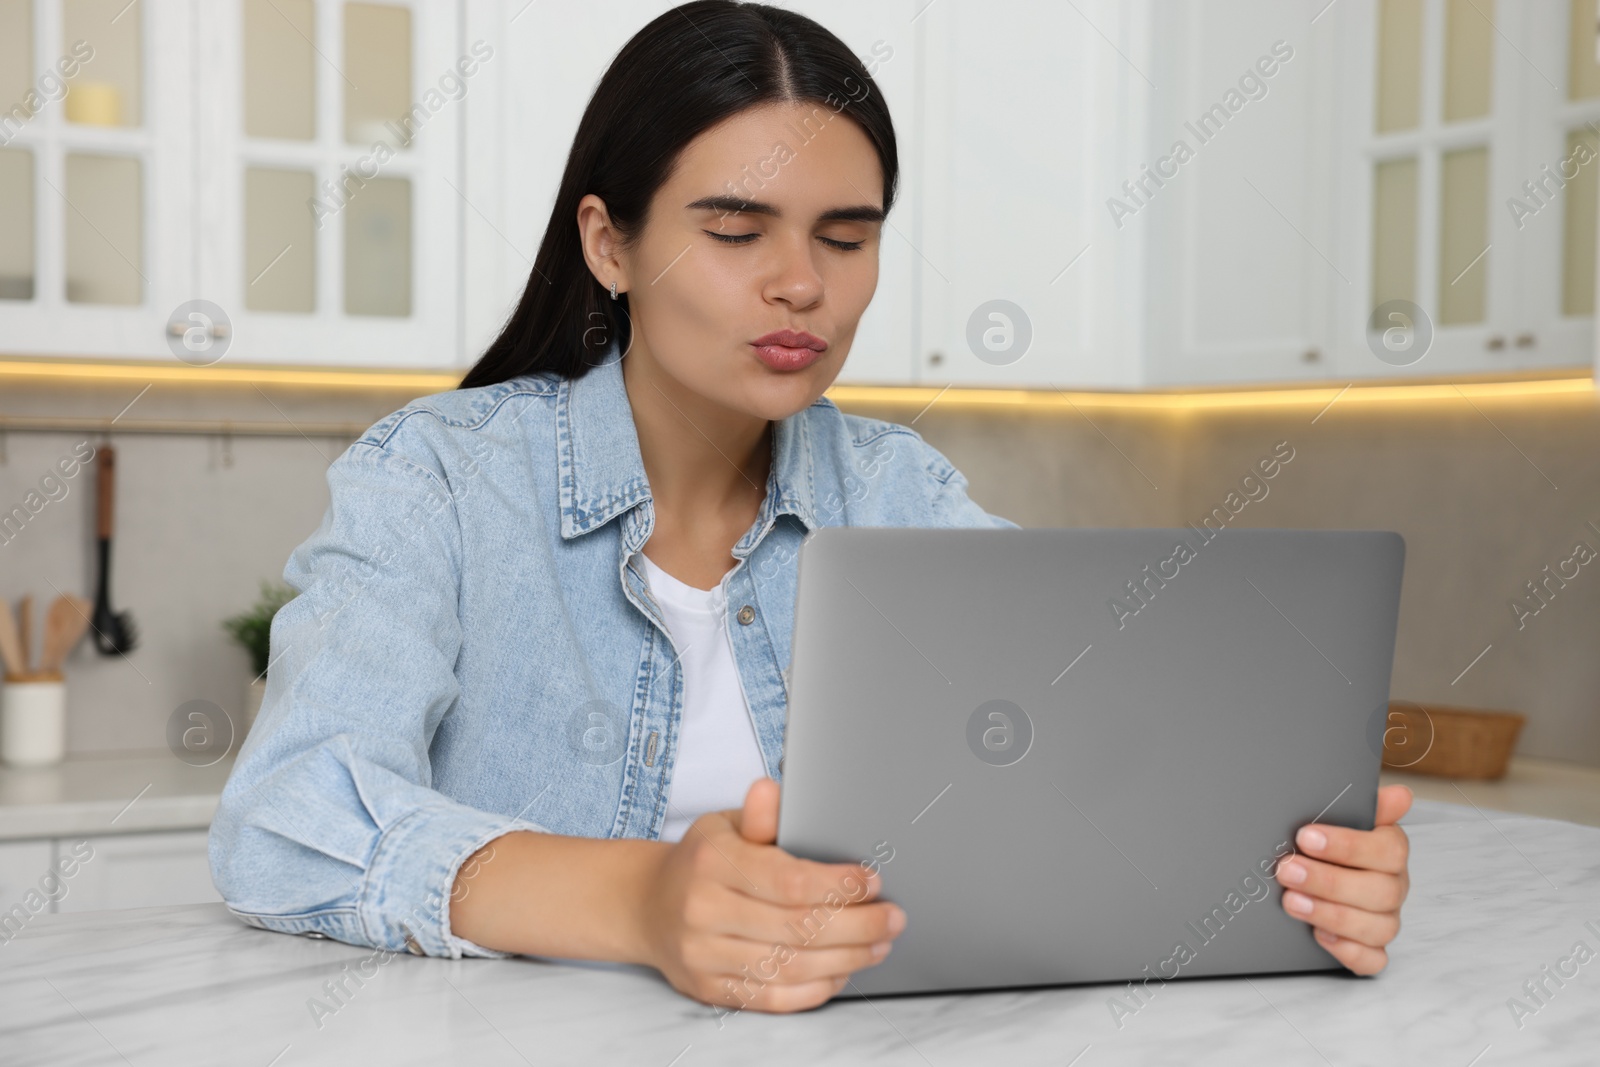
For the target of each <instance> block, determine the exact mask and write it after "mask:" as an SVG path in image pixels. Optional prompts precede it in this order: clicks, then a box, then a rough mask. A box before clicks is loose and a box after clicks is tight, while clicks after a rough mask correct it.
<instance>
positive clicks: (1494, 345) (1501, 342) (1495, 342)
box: [1483, 334, 1506, 352]
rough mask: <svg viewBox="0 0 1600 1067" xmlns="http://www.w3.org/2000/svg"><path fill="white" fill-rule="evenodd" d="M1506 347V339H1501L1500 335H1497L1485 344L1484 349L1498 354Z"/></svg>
mask: <svg viewBox="0 0 1600 1067" xmlns="http://www.w3.org/2000/svg"><path fill="white" fill-rule="evenodd" d="M1505 346H1506V339H1505V338H1504V337H1501V336H1500V335H1499V334H1495V335H1494V336H1493V337H1491V338H1489V339H1488V340H1487V341H1485V342H1484V343H1483V347H1485V348H1487V349H1488V350H1489V351H1491V352H1498V351H1500V350H1501V349H1502V348H1504V347H1505Z"/></svg>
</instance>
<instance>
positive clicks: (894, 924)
mask: <svg viewBox="0 0 1600 1067" xmlns="http://www.w3.org/2000/svg"><path fill="white" fill-rule="evenodd" d="M905 928H906V913H905V909H904V908H898V907H896V908H891V909H890V910H889V932H890V933H891V934H898V933H899V932H900V931H901V930H904V929H905Z"/></svg>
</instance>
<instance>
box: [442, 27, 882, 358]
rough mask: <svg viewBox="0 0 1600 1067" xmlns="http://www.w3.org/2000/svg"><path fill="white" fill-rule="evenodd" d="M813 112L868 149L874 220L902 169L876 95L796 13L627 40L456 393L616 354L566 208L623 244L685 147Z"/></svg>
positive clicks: (652, 30)
mask: <svg viewBox="0 0 1600 1067" xmlns="http://www.w3.org/2000/svg"><path fill="white" fill-rule="evenodd" d="M774 103H816V104H818V105H819V106H825V107H828V108H830V109H831V110H832V111H833V112H837V113H839V114H844V115H848V116H849V117H850V118H852V119H854V120H855V122H856V124H857V125H858V126H860V127H861V130H862V131H863V132H864V133H865V134H866V135H867V138H868V140H870V141H871V142H872V145H873V147H874V148H876V149H877V152H878V159H879V162H880V163H881V164H882V168H883V210H884V211H885V213H887V212H888V211H889V210H890V208H891V206H892V205H893V203H894V197H895V191H896V188H897V184H898V179H899V173H900V164H899V155H898V151H897V149H896V147H895V137H894V124H893V123H892V122H891V121H890V118H889V108H888V105H887V104H886V103H885V102H884V99H883V94H882V93H880V92H879V91H878V87H877V84H876V83H875V82H874V81H873V80H872V75H871V73H869V72H868V70H867V69H866V67H865V66H864V65H863V63H862V61H861V60H860V59H859V58H857V57H856V56H855V55H854V54H853V53H852V52H851V51H850V49H849V48H848V47H847V46H846V45H845V43H844V42H843V41H841V40H839V38H838V37H836V36H834V35H833V34H832V33H830V32H829V31H828V30H826V29H825V28H823V27H822V26H820V25H819V24H817V23H816V22H815V21H813V20H811V19H809V18H806V17H805V16H804V15H797V14H795V13H794V12H792V11H786V10H784V9H783V8H780V7H772V6H770V5H767V4H756V3H736V2H734V0H694V2H693V3H688V4H683V5H682V6H680V7H675V8H672V9H671V10H669V11H666V12H664V13H663V14H662V15H660V16H659V17H657V18H656V19H655V20H654V21H652V22H651V23H650V24H649V25H648V26H646V27H644V29H642V30H640V31H639V32H638V33H636V34H634V36H633V38H632V39H631V40H629V41H628V43H627V44H626V45H624V46H623V48H622V51H620V52H618V53H617V56H616V58H615V59H613V60H612V61H611V66H610V68H609V69H608V70H607V71H606V73H605V77H603V78H602V79H601V80H600V84H599V86H598V87H597V88H596V89H595V92H594V96H593V98H591V99H590V101H589V106H588V107H587V108H586V109H585V110H584V113H583V121H582V122H580V123H579V124H578V134H577V137H576V138H574V140H573V142H572V151H571V153H570V154H569V155H568V156H567V169H566V172H565V173H564V174H563V175H562V177H561V189H560V192H559V193H557V194H556V202H555V207H554V208H552V209H551V212H550V221H549V223H548V224H547V225H546V226H545V232H544V239H543V240H542V241H541V242H540V244H539V254H538V256H537V257H536V258H535V259H534V263H533V271H532V273H530V274H529V275H528V284H527V287H526V288H525V289H524V290H523V292H522V298H521V300H519V301H518V302H517V307H516V310H515V311H513V312H512V313H511V317H510V319H508V320H507V322H506V324H505V326H504V327H503V328H502V329H501V331H500V335H499V336H498V337H496V338H495V340H494V342H493V343H492V344H490V345H489V347H488V349H486V350H485V351H484V353H483V356H482V357H480V358H479V360H478V362H477V363H476V364H475V365H474V366H473V368H472V370H470V371H469V372H468V373H467V376H466V377H465V378H463V379H462V381H461V385H460V386H459V388H462V389H471V388H475V387H477V386H482V385H493V384H495V383H497V382H503V381H507V380H508V379H511V378H515V377H518V376H520V375H524V374H536V373H539V372H541V371H554V372H556V373H557V374H559V375H561V376H562V377H565V378H579V377H582V376H583V374H584V373H585V372H586V371H588V370H589V368H591V367H593V366H595V365H597V364H598V363H599V362H600V361H601V354H602V353H603V352H604V351H605V350H606V349H608V348H609V347H610V346H611V344H612V342H613V341H616V342H617V343H618V346H619V347H618V349H617V350H618V351H620V352H626V351H627V350H628V345H629V340H630V338H631V328H630V324H629V321H628V315H627V296H626V294H622V295H620V296H619V298H618V299H617V300H616V301H613V300H612V299H611V295H610V293H609V292H608V291H607V290H605V289H604V288H602V287H601V285H600V283H599V282H598V281H597V280H596V279H595V277H594V275H593V274H592V273H591V272H590V270H589V264H588V262H587V261H586V260H585V259H584V257H583V247H582V243H581V240H580V237H579V233H578V218H577V213H578V201H579V200H581V199H583V197H584V195H585V194H588V193H594V194H595V195H596V196H598V197H600V198H601V199H602V200H604V201H605V203H606V209H607V211H608V212H609V213H610V216H611V221H612V223H613V224H614V225H615V226H616V228H617V230H618V231H619V233H621V235H622V239H623V241H624V245H625V246H626V245H629V244H632V243H633V242H634V241H636V240H637V239H638V237H639V236H640V235H641V234H642V233H643V230H644V226H645V222H646V221H647V218H648V212H649V207H650V201H651V198H652V197H654V196H655V193H656V191H657V190H658V189H659V188H660V187H661V185H662V184H663V183H664V182H665V181H666V180H667V178H668V176H669V175H670V174H671V172H672V168H673V166H674V164H675V163H676V161H677V158H678V155H679V153H680V152H681V151H682V150H683V148H684V147H685V146H686V145H687V144H688V143H689V142H690V141H692V140H693V139H694V138H695V137H697V136H698V135H699V134H700V133H702V132H704V131H705V130H707V129H709V128H711V127H712V126H715V125H716V124H717V123H719V122H721V121H723V120H724V119H727V118H729V117H731V116H733V115H735V114H737V113H739V112H741V111H744V110H745V109H746V108H749V107H754V106H758V105H764V104H774Z"/></svg>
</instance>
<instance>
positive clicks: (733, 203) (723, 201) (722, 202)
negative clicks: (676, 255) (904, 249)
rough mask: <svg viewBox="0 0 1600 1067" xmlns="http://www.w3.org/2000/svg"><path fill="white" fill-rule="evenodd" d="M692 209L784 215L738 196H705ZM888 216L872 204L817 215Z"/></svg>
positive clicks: (831, 218) (821, 218)
mask: <svg viewBox="0 0 1600 1067" xmlns="http://www.w3.org/2000/svg"><path fill="white" fill-rule="evenodd" d="M688 208H689V210H690V211H715V212H718V213H720V214H724V215H737V214H739V213H740V212H743V213H745V214H747V215H771V216H772V217H773V218H775V219H779V218H782V217H783V212H781V211H779V210H778V209H777V207H776V206H774V205H772V204H767V203H763V202H762V201H760V200H745V199H743V198H742V197H737V196H703V197H701V198H700V199H699V200H696V201H694V202H693V203H692V204H689V205H688ZM885 217H886V216H885V215H884V211H883V209H882V208H878V207H873V206H871V205H870V204H857V205H855V206H854V207H836V208H829V209H828V210H827V211H824V212H823V213H822V214H820V215H818V216H817V221H818V222H882V221H883V220H884V218H885Z"/></svg>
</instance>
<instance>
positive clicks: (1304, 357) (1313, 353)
mask: <svg viewBox="0 0 1600 1067" xmlns="http://www.w3.org/2000/svg"><path fill="white" fill-rule="evenodd" d="M1300 362H1301V363H1321V362H1322V350H1321V349H1320V348H1308V349H1306V350H1305V351H1304V352H1302V353H1300Z"/></svg>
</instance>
